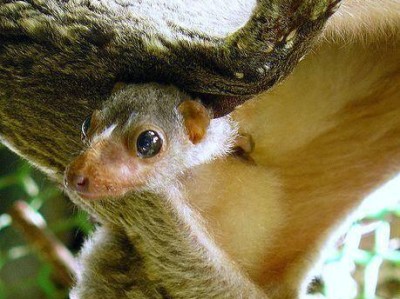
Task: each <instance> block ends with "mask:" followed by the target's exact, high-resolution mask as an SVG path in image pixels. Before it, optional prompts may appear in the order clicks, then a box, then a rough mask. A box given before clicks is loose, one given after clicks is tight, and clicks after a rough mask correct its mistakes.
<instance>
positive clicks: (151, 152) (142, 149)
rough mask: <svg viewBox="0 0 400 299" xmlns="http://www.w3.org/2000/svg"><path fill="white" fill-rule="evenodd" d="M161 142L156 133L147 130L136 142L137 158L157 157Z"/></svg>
mask: <svg viewBox="0 0 400 299" xmlns="http://www.w3.org/2000/svg"><path fill="white" fill-rule="evenodd" d="M162 144H163V140H162V138H161V137H160V135H158V133H157V132H155V131H152V130H148V131H144V132H142V133H140V135H139V136H138V138H137V140H136V149H137V152H138V155H139V157H141V158H151V157H153V156H155V155H157V154H158V153H159V152H160V150H161V147H162Z"/></svg>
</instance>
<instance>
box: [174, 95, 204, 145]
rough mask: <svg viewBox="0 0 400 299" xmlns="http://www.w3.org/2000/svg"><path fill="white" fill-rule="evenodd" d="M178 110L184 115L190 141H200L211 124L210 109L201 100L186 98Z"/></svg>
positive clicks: (194, 142)
mask: <svg viewBox="0 0 400 299" xmlns="http://www.w3.org/2000/svg"><path fill="white" fill-rule="evenodd" d="M178 111H179V112H180V113H181V114H182V116H183V122H184V126H185V128H186V132H187V134H188V136H189V139H190V141H191V142H192V143H193V144H196V143H199V142H200V141H201V140H202V139H203V138H204V136H205V135H206V131H207V128H208V126H209V124H210V114H209V112H208V110H207V109H206V107H204V106H203V105H202V104H201V103H199V102H196V101H193V100H186V101H183V102H182V103H181V104H180V105H179V107H178Z"/></svg>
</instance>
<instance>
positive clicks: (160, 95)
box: [65, 84, 236, 199]
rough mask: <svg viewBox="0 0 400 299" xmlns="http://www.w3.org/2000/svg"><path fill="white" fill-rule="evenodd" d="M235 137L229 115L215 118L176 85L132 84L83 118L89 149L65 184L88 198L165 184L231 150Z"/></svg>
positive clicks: (71, 168)
mask: <svg viewBox="0 0 400 299" xmlns="http://www.w3.org/2000/svg"><path fill="white" fill-rule="evenodd" d="M235 135H236V128H235V126H234V124H233V123H232V121H231V120H230V119H229V118H228V117H225V118H221V119H211V118H210V115H209V112H208V110H207V109H206V108H205V107H204V106H203V105H202V104H201V103H200V102H198V101H195V100H193V99H191V98H190V97H189V96H188V95H187V94H185V93H183V92H181V91H179V90H178V89H176V88H174V87H171V86H162V85H157V84H143V85H129V86H127V87H124V88H122V89H121V90H120V91H117V92H116V93H115V94H114V95H113V96H112V98H111V99H109V100H108V101H107V102H105V104H104V106H103V108H102V109H101V110H96V111H94V112H93V114H92V115H91V116H90V117H88V118H87V119H86V120H85V121H84V122H83V125H82V139H83V141H84V142H85V144H86V149H85V150H84V151H83V152H82V153H81V154H80V155H79V156H78V157H77V158H76V159H75V160H74V161H73V162H72V163H71V164H70V165H69V166H68V168H67V170H66V172H65V185H66V186H67V188H69V189H70V190H72V191H75V192H77V193H78V194H79V195H80V196H81V197H82V198H87V199H100V198H104V197H110V196H111V197H116V196H121V195H123V194H125V193H127V192H129V191H143V190H154V189H157V188H162V187H163V186H167V185H168V182H171V179H172V180H173V179H174V178H176V176H177V175H182V173H183V172H184V171H185V170H187V169H188V168H190V167H192V166H195V165H198V164H201V163H205V162H207V161H209V160H211V159H213V158H215V157H218V156H221V155H223V154H225V153H227V152H228V151H229V150H230V148H231V147H232V144H233V139H234V137H235Z"/></svg>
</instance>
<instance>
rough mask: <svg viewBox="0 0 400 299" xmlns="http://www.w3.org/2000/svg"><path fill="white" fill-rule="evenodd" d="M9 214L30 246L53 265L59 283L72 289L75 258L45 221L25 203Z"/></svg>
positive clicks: (18, 205)
mask: <svg viewBox="0 0 400 299" xmlns="http://www.w3.org/2000/svg"><path fill="white" fill-rule="evenodd" d="M8 214H9V215H10V216H11V218H12V225H13V226H14V227H15V228H16V229H18V230H19V231H20V232H21V233H22V234H23V235H24V237H25V239H26V240H27V242H28V243H29V245H30V246H31V247H32V248H33V249H34V250H35V251H36V252H37V253H38V255H39V256H40V257H41V258H42V259H43V260H45V261H46V262H48V263H49V264H51V265H52V267H53V269H54V274H55V278H56V280H57V282H58V283H60V284H61V285H63V286H65V287H70V286H71V284H72V282H73V277H74V276H75V274H76V269H77V264H76V261H75V258H74V257H73V255H72V253H71V252H70V251H69V250H68V249H67V248H66V247H65V246H64V245H63V244H62V243H61V242H60V241H59V240H58V239H57V238H56V236H54V234H53V233H52V232H51V231H49V230H48V229H47V227H46V222H45V221H44V219H43V218H42V217H41V216H40V215H39V214H38V213H37V212H35V211H34V210H33V209H32V208H31V207H30V206H29V205H28V204H27V203H26V202H24V201H17V202H16V203H15V204H14V205H13V206H12V207H11V209H10V210H9V211H8Z"/></svg>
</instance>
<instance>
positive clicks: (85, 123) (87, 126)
mask: <svg viewBox="0 0 400 299" xmlns="http://www.w3.org/2000/svg"><path fill="white" fill-rule="evenodd" d="M91 119H92V116H88V117H86V119H85V120H84V121H83V124H82V129H81V139H82V141H85V140H86V139H87V138H88V132H89V129H90V122H91Z"/></svg>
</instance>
